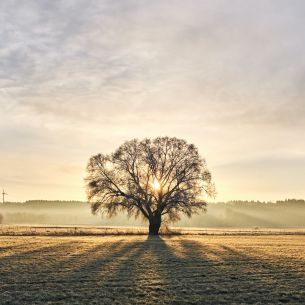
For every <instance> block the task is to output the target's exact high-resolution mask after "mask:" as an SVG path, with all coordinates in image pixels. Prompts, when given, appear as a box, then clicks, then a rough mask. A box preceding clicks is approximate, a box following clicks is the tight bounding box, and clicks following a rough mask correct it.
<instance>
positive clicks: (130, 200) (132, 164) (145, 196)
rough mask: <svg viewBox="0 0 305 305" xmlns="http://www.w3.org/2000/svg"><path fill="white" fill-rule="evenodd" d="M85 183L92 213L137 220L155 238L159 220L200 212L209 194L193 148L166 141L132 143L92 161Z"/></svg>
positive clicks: (212, 190)
mask: <svg viewBox="0 0 305 305" xmlns="http://www.w3.org/2000/svg"><path fill="white" fill-rule="evenodd" d="M86 183H87V184H86V186H87V196H88V201H89V202H90V203H91V207H92V211H93V213H98V212H101V213H106V214H107V215H108V216H110V217H111V216H112V215H115V214H116V213H117V212H119V211H127V213H128V215H129V216H132V215H133V216H135V217H138V216H142V217H144V219H147V220H148V221H149V233H150V234H158V232H159V228H160V225H161V222H162V221H164V220H168V221H172V222H173V221H177V220H179V219H180V215H181V214H185V215H187V216H188V217H190V216H191V215H192V214H193V213H196V212H198V211H199V210H205V208H206V204H207V202H206V198H207V197H209V196H213V195H214V194H215V188H214V184H213V183H212V182H211V174H210V172H209V171H208V169H207V166H206V162H205V160H204V159H203V158H201V157H200V155H199V153H198V149H197V148H196V147H195V146H194V145H193V144H188V143H187V142H186V141H185V140H182V139H177V138H170V137H158V138H155V139H144V140H142V141H139V140H137V139H134V140H131V141H127V142H125V143H124V144H122V145H121V146H120V147H119V148H118V149H117V150H116V151H115V152H114V153H112V154H109V155H104V154H97V155H94V156H92V157H91V158H90V160H89V162H88V166H87V177H86Z"/></svg>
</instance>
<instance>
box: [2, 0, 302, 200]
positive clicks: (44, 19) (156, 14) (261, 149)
mask: <svg viewBox="0 0 305 305" xmlns="http://www.w3.org/2000/svg"><path fill="white" fill-rule="evenodd" d="M304 14H305V2H304V1H302V0H300V1H297V0H291V1H286V0H283V1H282V0H273V1H270V0H247V1H245V0H227V1H218V0H206V1H202V0H188V1H183V0H154V1H148V0H141V1H139V0H137V1H134V0H124V1H112V0H84V1H83V0H62V1H59V0H52V1H45V0H36V1H33V0H16V1H13V0H3V1H1V2H0V186H1V187H3V188H4V189H5V191H6V192H7V193H8V194H9V195H8V197H7V200H10V201H17V200H18V201H24V200H28V199H65V200H85V198H86V197H85V189H84V177H85V175H86V171H85V168H86V164H87V162H88V159H89V157H90V156H91V155H94V154H97V153H111V152H112V151H114V150H115V149H116V148H117V147H118V146H119V145H120V144H122V143H123V142H124V141H126V140H130V139H133V138H139V139H142V138H145V137H152V138H153V137H157V136H175V137H178V138H184V139H186V140H187V141H188V142H190V143H194V144H195V145H196V146H197V147H198V148H199V151H200V154H201V155H202V156H203V157H204V158H205V159H206V161H207V164H208V167H209V169H210V171H211V173H212V175H213V180H214V182H215V184H216V188H217V192H218V195H217V198H216V201H222V200H232V199H248V200H249V199H254V200H277V199H285V198H305V188H304V185H305V141H304V135H305V86H304V84H305V18H304Z"/></svg>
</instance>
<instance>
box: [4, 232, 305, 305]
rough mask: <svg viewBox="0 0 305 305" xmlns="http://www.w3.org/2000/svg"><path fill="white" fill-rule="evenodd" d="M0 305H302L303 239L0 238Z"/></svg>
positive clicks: (304, 299)
mask: <svg viewBox="0 0 305 305" xmlns="http://www.w3.org/2000/svg"><path fill="white" fill-rule="evenodd" d="M0 296H1V298H0V304H73V305H76V304H124V305H125V304H154V305H156V304H261V303H263V304H266V303H268V304H279V303H290V304H304V303H305V236H304V235H299V236H298V235H296V236H293V235H274V236H212V235H210V236H191V235H186V236H183V235H181V236H176V237H170V236H167V237H159V238H158V237H152V238H149V237H147V236H66V237H61V236H60V237H58V236H1V237H0Z"/></svg>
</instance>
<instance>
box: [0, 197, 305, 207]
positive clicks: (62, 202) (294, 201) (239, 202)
mask: <svg viewBox="0 0 305 305" xmlns="http://www.w3.org/2000/svg"><path fill="white" fill-rule="evenodd" d="M16 204H17V205H19V204H20V205H53V204H54V205H56V206H58V205H64V206H66V205H83V204H88V202H85V201H77V200H27V201H25V202H6V203H5V205H16ZM211 204H213V205H214V204H219V205H230V206H248V207H249V206H251V207H255V206H257V207H266V206H288V205H302V206H305V200H304V199H285V200H277V201H275V202H274V201H258V200H250V201H249V200H231V201H227V202H214V203H211Z"/></svg>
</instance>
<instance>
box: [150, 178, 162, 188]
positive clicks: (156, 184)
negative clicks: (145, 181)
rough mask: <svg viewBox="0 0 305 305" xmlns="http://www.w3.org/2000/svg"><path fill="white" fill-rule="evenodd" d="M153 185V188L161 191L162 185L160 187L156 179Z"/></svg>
mask: <svg viewBox="0 0 305 305" xmlns="http://www.w3.org/2000/svg"><path fill="white" fill-rule="evenodd" d="M151 185H152V188H153V189H155V190H157V191H158V190H160V188H161V185H160V183H159V181H158V180H157V179H155V180H154V182H153V183H152V184H151Z"/></svg>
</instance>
